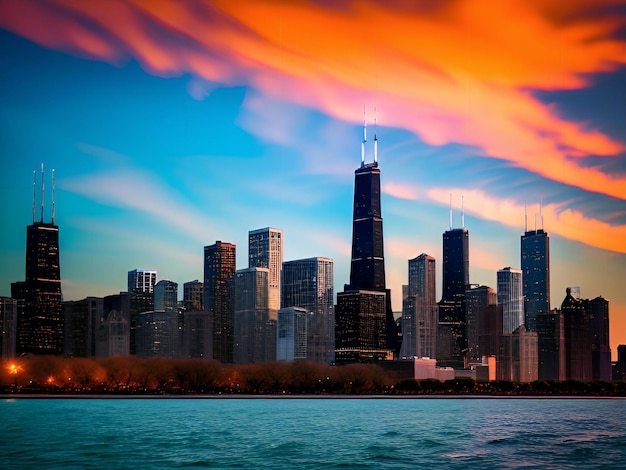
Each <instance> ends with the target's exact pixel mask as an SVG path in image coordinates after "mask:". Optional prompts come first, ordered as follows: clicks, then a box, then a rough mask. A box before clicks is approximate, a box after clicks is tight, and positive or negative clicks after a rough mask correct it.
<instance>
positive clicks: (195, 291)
mask: <svg viewBox="0 0 626 470" xmlns="http://www.w3.org/2000/svg"><path fill="white" fill-rule="evenodd" d="M203 296H204V284H202V283H201V282H200V281H198V280H197V279H196V280H195V281H189V282H185V283H184V284H183V306H184V307H185V308H186V309H187V310H194V311H201V310H203V305H202V304H203Z"/></svg>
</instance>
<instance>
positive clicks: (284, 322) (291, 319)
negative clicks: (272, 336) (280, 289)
mask: <svg viewBox="0 0 626 470" xmlns="http://www.w3.org/2000/svg"><path fill="white" fill-rule="evenodd" d="M312 315H313V314H312V313H310V312H308V311H307V310H306V309H304V308H300V307H284V308H281V309H280V310H279V311H278V322H277V326H276V331H277V332H276V360H277V361H297V360H304V359H307V356H308V354H307V343H308V334H307V324H308V323H309V321H308V318H307V317H309V316H312Z"/></svg>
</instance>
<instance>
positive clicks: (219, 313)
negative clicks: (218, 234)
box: [203, 241, 237, 363]
mask: <svg viewBox="0 0 626 470" xmlns="http://www.w3.org/2000/svg"><path fill="white" fill-rule="evenodd" d="M236 263H237V247H236V245H234V244H233V243H225V242H222V241H217V242H216V243H215V244H214V245H211V246H205V247H204V302H203V304H204V310H206V311H208V312H209V313H211V315H212V316H213V359H217V360H218V361H221V362H222V363H232V362H233V322H234V315H235V271H236Z"/></svg>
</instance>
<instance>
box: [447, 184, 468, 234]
mask: <svg viewBox="0 0 626 470" xmlns="http://www.w3.org/2000/svg"><path fill="white" fill-rule="evenodd" d="M463 199H464V198H463V195H461V228H465V207H464V200H463ZM450 230H452V193H450Z"/></svg>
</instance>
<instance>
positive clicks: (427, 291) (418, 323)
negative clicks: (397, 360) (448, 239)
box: [400, 253, 439, 358]
mask: <svg viewBox="0 0 626 470" xmlns="http://www.w3.org/2000/svg"><path fill="white" fill-rule="evenodd" d="M435 276H436V274H435V258H433V257H432V256H429V255H427V254H426V253H422V254H421V255H419V256H417V257H416V258H414V259H411V260H409V284H408V286H407V289H406V290H407V296H406V298H405V299H404V300H403V303H402V347H401V349H400V357H401V358H411V357H430V358H435V357H436V354H437V321H438V314H439V308H438V306H437V298H436V295H437V294H436V281H435Z"/></svg>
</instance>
